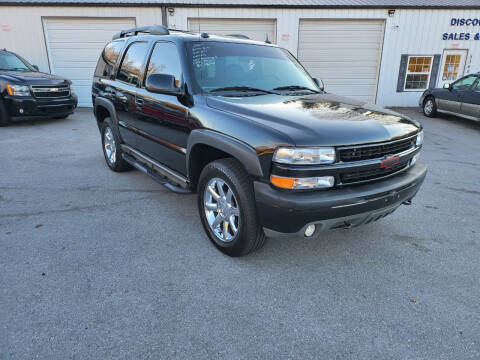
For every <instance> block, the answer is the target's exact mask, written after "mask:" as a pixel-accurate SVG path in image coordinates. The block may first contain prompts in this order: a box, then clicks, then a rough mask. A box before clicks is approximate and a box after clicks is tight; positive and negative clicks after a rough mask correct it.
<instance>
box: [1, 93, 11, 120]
mask: <svg viewBox="0 0 480 360" xmlns="http://www.w3.org/2000/svg"><path fill="white" fill-rule="evenodd" d="M9 122H10V119H9V117H8V114H7V109H6V108H5V104H4V103H3V101H2V99H0V126H6V125H8V123H9Z"/></svg>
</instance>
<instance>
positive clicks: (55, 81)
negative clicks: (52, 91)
mask: <svg viewBox="0 0 480 360" xmlns="http://www.w3.org/2000/svg"><path fill="white" fill-rule="evenodd" d="M0 77H2V78H4V79H5V80H7V81H13V82H15V83H22V84H25V85H62V84H65V83H66V82H69V80H67V79H65V78H63V77H61V76H57V75H52V74H47V73H42V72H38V71H28V72H24V71H2V72H0Z"/></svg>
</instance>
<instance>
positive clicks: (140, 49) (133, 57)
mask: <svg viewBox="0 0 480 360" xmlns="http://www.w3.org/2000/svg"><path fill="white" fill-rule="evenodd" d="M147 50H148V44H147V43H145V42H135V43H133V44H131V45H130V46H129V47H128V49H127V52H126V53H125V55H124V57H123V60H122V64H121V65H120V70H119V71H118V74H117V79H118V80H121V81H125V82H127V83H130V84H132V85H137V84H138V79H139V78H140V74H141V71H142V66H143V61H144V59H145V54H146V52H147Z"/></svg>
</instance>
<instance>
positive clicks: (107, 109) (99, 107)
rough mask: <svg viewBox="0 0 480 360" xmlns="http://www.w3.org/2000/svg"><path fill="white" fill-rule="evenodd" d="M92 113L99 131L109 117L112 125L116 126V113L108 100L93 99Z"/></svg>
mask: <svg viewBox="0 0 480 360" xmlns="http://www.w3.org/2000/svg"><path fill="white" fill-rule="evenodd" d="M94 113H95V118H96V119H97V124H98V128H99V129H100V127H101V124H102V123H103V121H104V120H105V118H107V117H110V118H111V119H112V121H113V123H114V124H115V125H118V119H117V112H116V111H115V106H114V105H113V103H112V102H111V101H110V100H108V99H105V98H100V97H97V98H96V99H95V106H94Z"/></svg>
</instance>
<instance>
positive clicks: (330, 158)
mask: <svg viewBox="0 0 480 360" xmlns="http://www.w3.org/2000/svg"><path fill="white" fill-rule="evenodd" d="M273 161H275V162H278V163H282V164H293V165H314V164H331V163H333V162H335V149H334V148H332V147H319V148H282V147H281V148H278V149H277V150H276V151H275V154H274V155H273Z"/></svg>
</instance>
